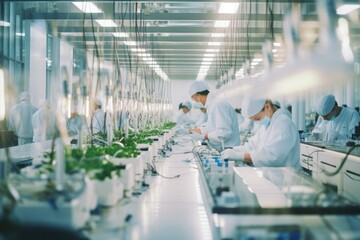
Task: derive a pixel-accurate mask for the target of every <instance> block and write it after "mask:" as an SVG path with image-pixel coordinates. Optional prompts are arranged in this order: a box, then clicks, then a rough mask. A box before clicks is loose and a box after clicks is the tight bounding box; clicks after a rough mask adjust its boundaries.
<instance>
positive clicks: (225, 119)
mask: <svg viewBox="0 0 360 240" xmlns="http://www.w3.org/2000/svg"><path fill="white" fill-rule="evenodd" d="M189 94H190V96H191V99H192V100H194V101H195V102H198V103H201V104H203V105H204V107H205V108H206V110H207V113H208V120H207V122H206V127H205V128H202V129H200V128H193V129H191V130H190V131H192V132H196V133H199V134H201V135H203V138H204V140H208V142H209V144H210V145H211V146H212V147H214V148H215V149H216V150H224V149H226V148H231V147H234V146H238V145H240V134H239V126H238V121H237V116H236V112H235V110H234V108H233V107H232V106H231V105H230V104H229V103H227V102H225V101H222V100H215V96H214V95H213V94H211V93H210V91H209V85H208V84H207V83H206V82H204V81H195V82H193V83H192V84H191V86H190V89H189Z"/></svg>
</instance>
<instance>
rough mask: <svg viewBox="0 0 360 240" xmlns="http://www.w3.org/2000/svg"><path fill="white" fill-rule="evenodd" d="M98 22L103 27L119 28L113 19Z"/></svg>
mask: <svg viewBox="0 0 360 240" xmlns="http://www.w3.org/2000/svg"><path fill="white" fill-rule="evenodd" d="M96 22H97V23H98V24H99V25H100V26H102V27H117V25H116V23H115V22H114V21H113V20H111V19H104V20H100V19H98V20H96Z"/></svg>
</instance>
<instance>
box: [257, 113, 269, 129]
mask: <svg viewBox="0 0 360 240" xmlns="http://www.w3.org/2000/svg"><path fill="white" fill-rule="evenodd" d="M255 123H256V124H257V125H260V126H261V125H264V126H266V127H267V126H269V124H270V118H269V117H268V116H265V117H264V118H263V119H261V120H259V121H255Z"/></svg>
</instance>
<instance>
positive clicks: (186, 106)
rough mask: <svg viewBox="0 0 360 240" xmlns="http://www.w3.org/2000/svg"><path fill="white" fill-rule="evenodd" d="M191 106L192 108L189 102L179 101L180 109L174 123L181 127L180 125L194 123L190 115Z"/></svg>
mask: <svg viewBox="0 0 360 240" xmlns="http://www.w3.org/2000/svg"><path fill="white" fill-rule="evenodd" d="M191 108H192V105H191V102H188V101H186V102H183V103H181V110H180V113H179V115H178V116H177V118H176V123H177V125H178V126H180V127H181V126H189V125H194V124H195V121H194V119H193V118H192V117H191V116H190V110H191Z"/></svg>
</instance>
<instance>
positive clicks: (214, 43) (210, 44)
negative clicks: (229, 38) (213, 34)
mask: <svg viewBox="0 0 360 240" xmlns="http://www.w3.org/2000/svg"><path fill="white" fill-rule="evenodd" d="M208 45H209V46H220V45H221V42H209V44H208Z"/></svg>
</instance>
